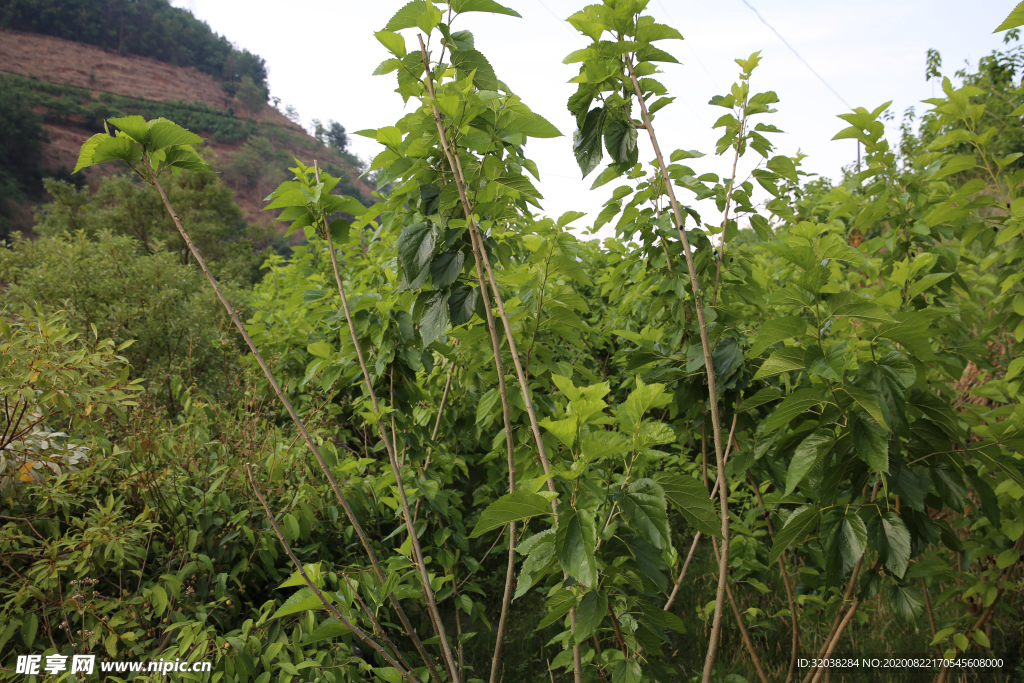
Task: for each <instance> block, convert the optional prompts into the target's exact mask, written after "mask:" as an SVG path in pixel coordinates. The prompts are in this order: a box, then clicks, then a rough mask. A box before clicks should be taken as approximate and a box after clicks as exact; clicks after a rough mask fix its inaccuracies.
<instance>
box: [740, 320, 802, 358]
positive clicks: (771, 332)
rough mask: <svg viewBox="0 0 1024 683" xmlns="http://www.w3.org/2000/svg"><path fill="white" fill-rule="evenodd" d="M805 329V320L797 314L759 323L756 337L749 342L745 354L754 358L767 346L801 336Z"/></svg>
mask: <svg viewBox="0 0 1024 683" xmlns="http://www.w3.org/2000/svg"><path fill="white" fill-rule="evenodd" d="M806 331H807V322H806V321H805V320H804V319H803V318H801V317H800V316H798V315H790V316H787V317H785V318H776V319H775V320H769V321H768V322H766V323H765V324H763V325H761V329H760V330H758V332H757V339H756V340H754V343H753V344H751V346H750V351H749V352H747V356H748V357H749V358H756V357H757V356H760V355H761V354H762V353H763V352H764V350H765V349H767V348H768V347H769V346H772V345H773V344H777V343H779V342H780V341H785V340H787V339H791V338H793V337H802V336H803V335H804V333H805V332H806Z"/></svg>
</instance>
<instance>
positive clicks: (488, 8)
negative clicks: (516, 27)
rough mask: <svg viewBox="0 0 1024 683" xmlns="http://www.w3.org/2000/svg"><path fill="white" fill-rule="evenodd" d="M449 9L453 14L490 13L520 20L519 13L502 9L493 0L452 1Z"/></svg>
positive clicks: (506, 8) (505, 8) (502, 7)
mask: <svg viewBox="0 0 1024 683" xmlns="http://www.w3.org/2000/svg"><path fill="white" fill-rule="evenodd" d="M451 8H452V10H454V11H455V12H458V13H460V14H461V13H462V12H490V13H491V14H505V15H507V16H510V17H519V18H522V15H521V14H519V12H516V11H515V10H513V9H509V8H508V7H504V6H502V5H499V4H498V3H496V2H494V0H452V2H451Z"/></svg>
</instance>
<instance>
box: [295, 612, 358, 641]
mask: <svg viewBox="0 0 1024 683" xmlns="http://www.w3.org/2000/svg"><path fill="white" fill-rule="evenodd" d="M346 633H349V628H348V626H345V624H343V623H341V622H340V621H338V619H337V618H336V617H331V618H330V619H327V620H326V621H324V622H323V623H322V624H320V625H319V626H317V627H316V628H315V629H313V632H312V633H310V634H309V635H308V636H306V639H305V640H303V641H302V644H303V645H312V644H313V643H316V642H319V641H321V640H330V639H332V638H337V637H339V636H343V635H345V634H346Z"/></svg>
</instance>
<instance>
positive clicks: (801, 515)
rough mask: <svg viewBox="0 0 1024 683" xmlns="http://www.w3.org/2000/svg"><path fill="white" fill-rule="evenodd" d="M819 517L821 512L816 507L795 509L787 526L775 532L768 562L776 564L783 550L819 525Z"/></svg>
mask: <svg viewBox="0 0 1024 683" xmlns="http://www.w3.org/2000/svg"><path fill="white" fill-rule="evenodd" d="M819 519H820V513H819V512H818V509H817V508H815V507H805V508H803V509H801V510H797V511H795V512H794V513H793V515H792V516H791V517H790V518H789V521H788V522H786V526H784V527H782V529H780V530H779V532H778V533H777V534H775V543H774V544H772V551H771V553H769V555H768V564H769V565H773V564H775V563H776V561H778V559H779V557H781V556H782V553H783V552H785V551H786V550H787V549H789V548H791V547H792V546H794V545H796V544H797V543H799V542H800V541H802V540H803V539H804V537H805V536H807V534H808V533H810V532H811V530H812V529H814V527H816V526H817V525H818V520H819Z"/></svg>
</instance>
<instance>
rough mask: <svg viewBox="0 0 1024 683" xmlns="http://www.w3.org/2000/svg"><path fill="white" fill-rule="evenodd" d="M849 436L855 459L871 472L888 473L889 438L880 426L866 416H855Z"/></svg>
mask: <svg viewBox="0 0 1024 683" xmlns="http://www.w3.org/2000/svg"><path fill="white" fill-rule="evenodd" d="M850 436H852V437H853V449H854V451H855V452H856V453H857V457H858V458H860V459H861V460H863V461H864V462H866V463H867V464H868V467H870V468H871V470H872V471H874V472H886V473H888V472H889V436H888V433H887V432H886V431H885V430H884V429H883V428H882V427H881V425H879V424H878V423H877V422H875V421H874V420H873V419H871V418H870V417H868V416H866V415H863V414H861V415H857V416H855V417H854V418H853V420H852V423H851V426H850Z"/></svg>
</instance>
